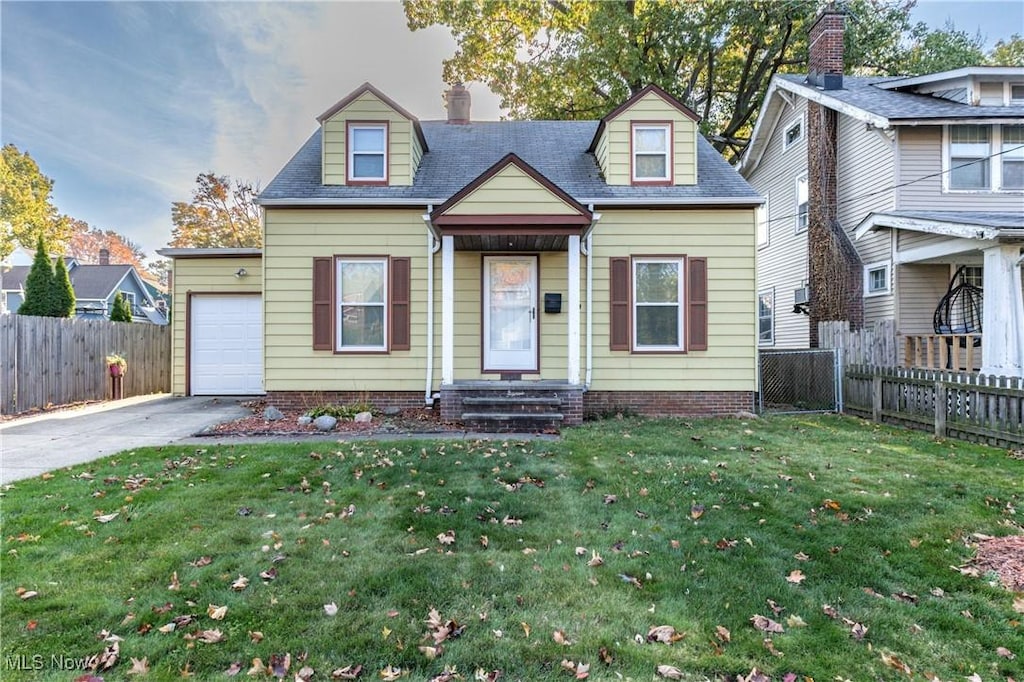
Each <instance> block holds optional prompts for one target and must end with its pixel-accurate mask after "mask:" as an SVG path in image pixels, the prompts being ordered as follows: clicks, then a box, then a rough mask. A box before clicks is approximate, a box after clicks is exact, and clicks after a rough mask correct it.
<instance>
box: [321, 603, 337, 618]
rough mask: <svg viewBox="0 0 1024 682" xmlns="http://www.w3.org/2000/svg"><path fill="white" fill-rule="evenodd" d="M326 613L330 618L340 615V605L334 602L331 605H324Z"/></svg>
mask: <svg viewBox="0 0 1024 682" xmlns="http://www.w3.org/2000/svg"><path fill="white" fill-rule="evenodd" d="M324 613H326V614H327V615H328V616H336V615H338V605H337V604H335V603H334V602H331V603H330V604H324Z"/></svg>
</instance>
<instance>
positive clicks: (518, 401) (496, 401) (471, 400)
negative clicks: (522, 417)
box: [462, 395, 562, 407]
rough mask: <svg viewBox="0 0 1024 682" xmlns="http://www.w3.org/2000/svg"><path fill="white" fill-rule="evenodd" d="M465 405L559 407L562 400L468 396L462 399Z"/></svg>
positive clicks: (529, 397) (510, 396)
mask: <svg viewBox="0 0 1024 682" xmlns="http://www.w3.org/2000/svg"><path fill="white" fill-rule="evenodd" d="M462 404H463V405H479V406H485V405H509V406H513V405H543V406H552V407H558V406H559V405H561V404H562V399H561V398H558V397H551V398H546V397H539V396H532V397H531V396H514V395H488V396H466V397H465V398H463V399H462Z"/></svg>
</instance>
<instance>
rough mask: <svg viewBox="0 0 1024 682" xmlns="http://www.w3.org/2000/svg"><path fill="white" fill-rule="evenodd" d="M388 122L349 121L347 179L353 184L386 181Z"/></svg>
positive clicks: (382, 182)
mask: <svg viewBox="0 0 1024 682" xmlns="http://www.w3.org/2000/svg"><path fill="white" fill-rule="evenodd" d="M387 149H388V124H387V123H349V125H348V180H349V182H351V183H353V184H361V183H379V184H387V181H388V152H387Z"/></svg>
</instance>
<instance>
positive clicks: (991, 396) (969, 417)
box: [844, 365, 1024, 447]
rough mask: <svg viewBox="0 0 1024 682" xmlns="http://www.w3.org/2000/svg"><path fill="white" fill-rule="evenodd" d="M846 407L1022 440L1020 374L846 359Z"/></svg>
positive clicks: (940, 429) (1005, 441)
mask: <svg viewBox="0 0 1024 682" xmlns="http://www.w3.org/2000/svg"><path fill="white" fill-rule="evenodd" d="M845 379H846V380H845V382H844V395H845V407H846V411H847V412H852V413H856V414H860V415H862V416H866V417H867V416H870V417H871V418H872V419H874V420H875V421H878V422H889V423H894V424H900V425H903V426H911V427H915V428H922V429H928V430H933V431H934V433H935V435H936V436H938V437H940V438H947V437H948V438H959V439H962V440H972V441H980V442H985V443H990V444H992V445H997V446H1001V447H1006V446H1009V445H1020V444H1024V426H1022V423H1021V422H1022V416H1024V380H1021V379H1020V378H1017V377H994V376H986V375H980V374H974V373H970V372H954V371H949V370H933V369H907V368H902V367H878V366H871V365H847V367H846V371H845Z"/></svg>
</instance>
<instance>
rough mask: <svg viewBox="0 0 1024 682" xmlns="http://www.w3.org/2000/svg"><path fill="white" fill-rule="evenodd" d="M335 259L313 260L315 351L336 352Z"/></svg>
mask: <svg viewBox="0 0 1024 682" xmlns="http://www.w3.org/2000/svg"><path fill="white" fill-rule="evenodd" d="M333 300H334V259H333V258H314V259H313V350H334V324H333V322H334V315H333V312H334V303H333Z"/></svg>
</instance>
